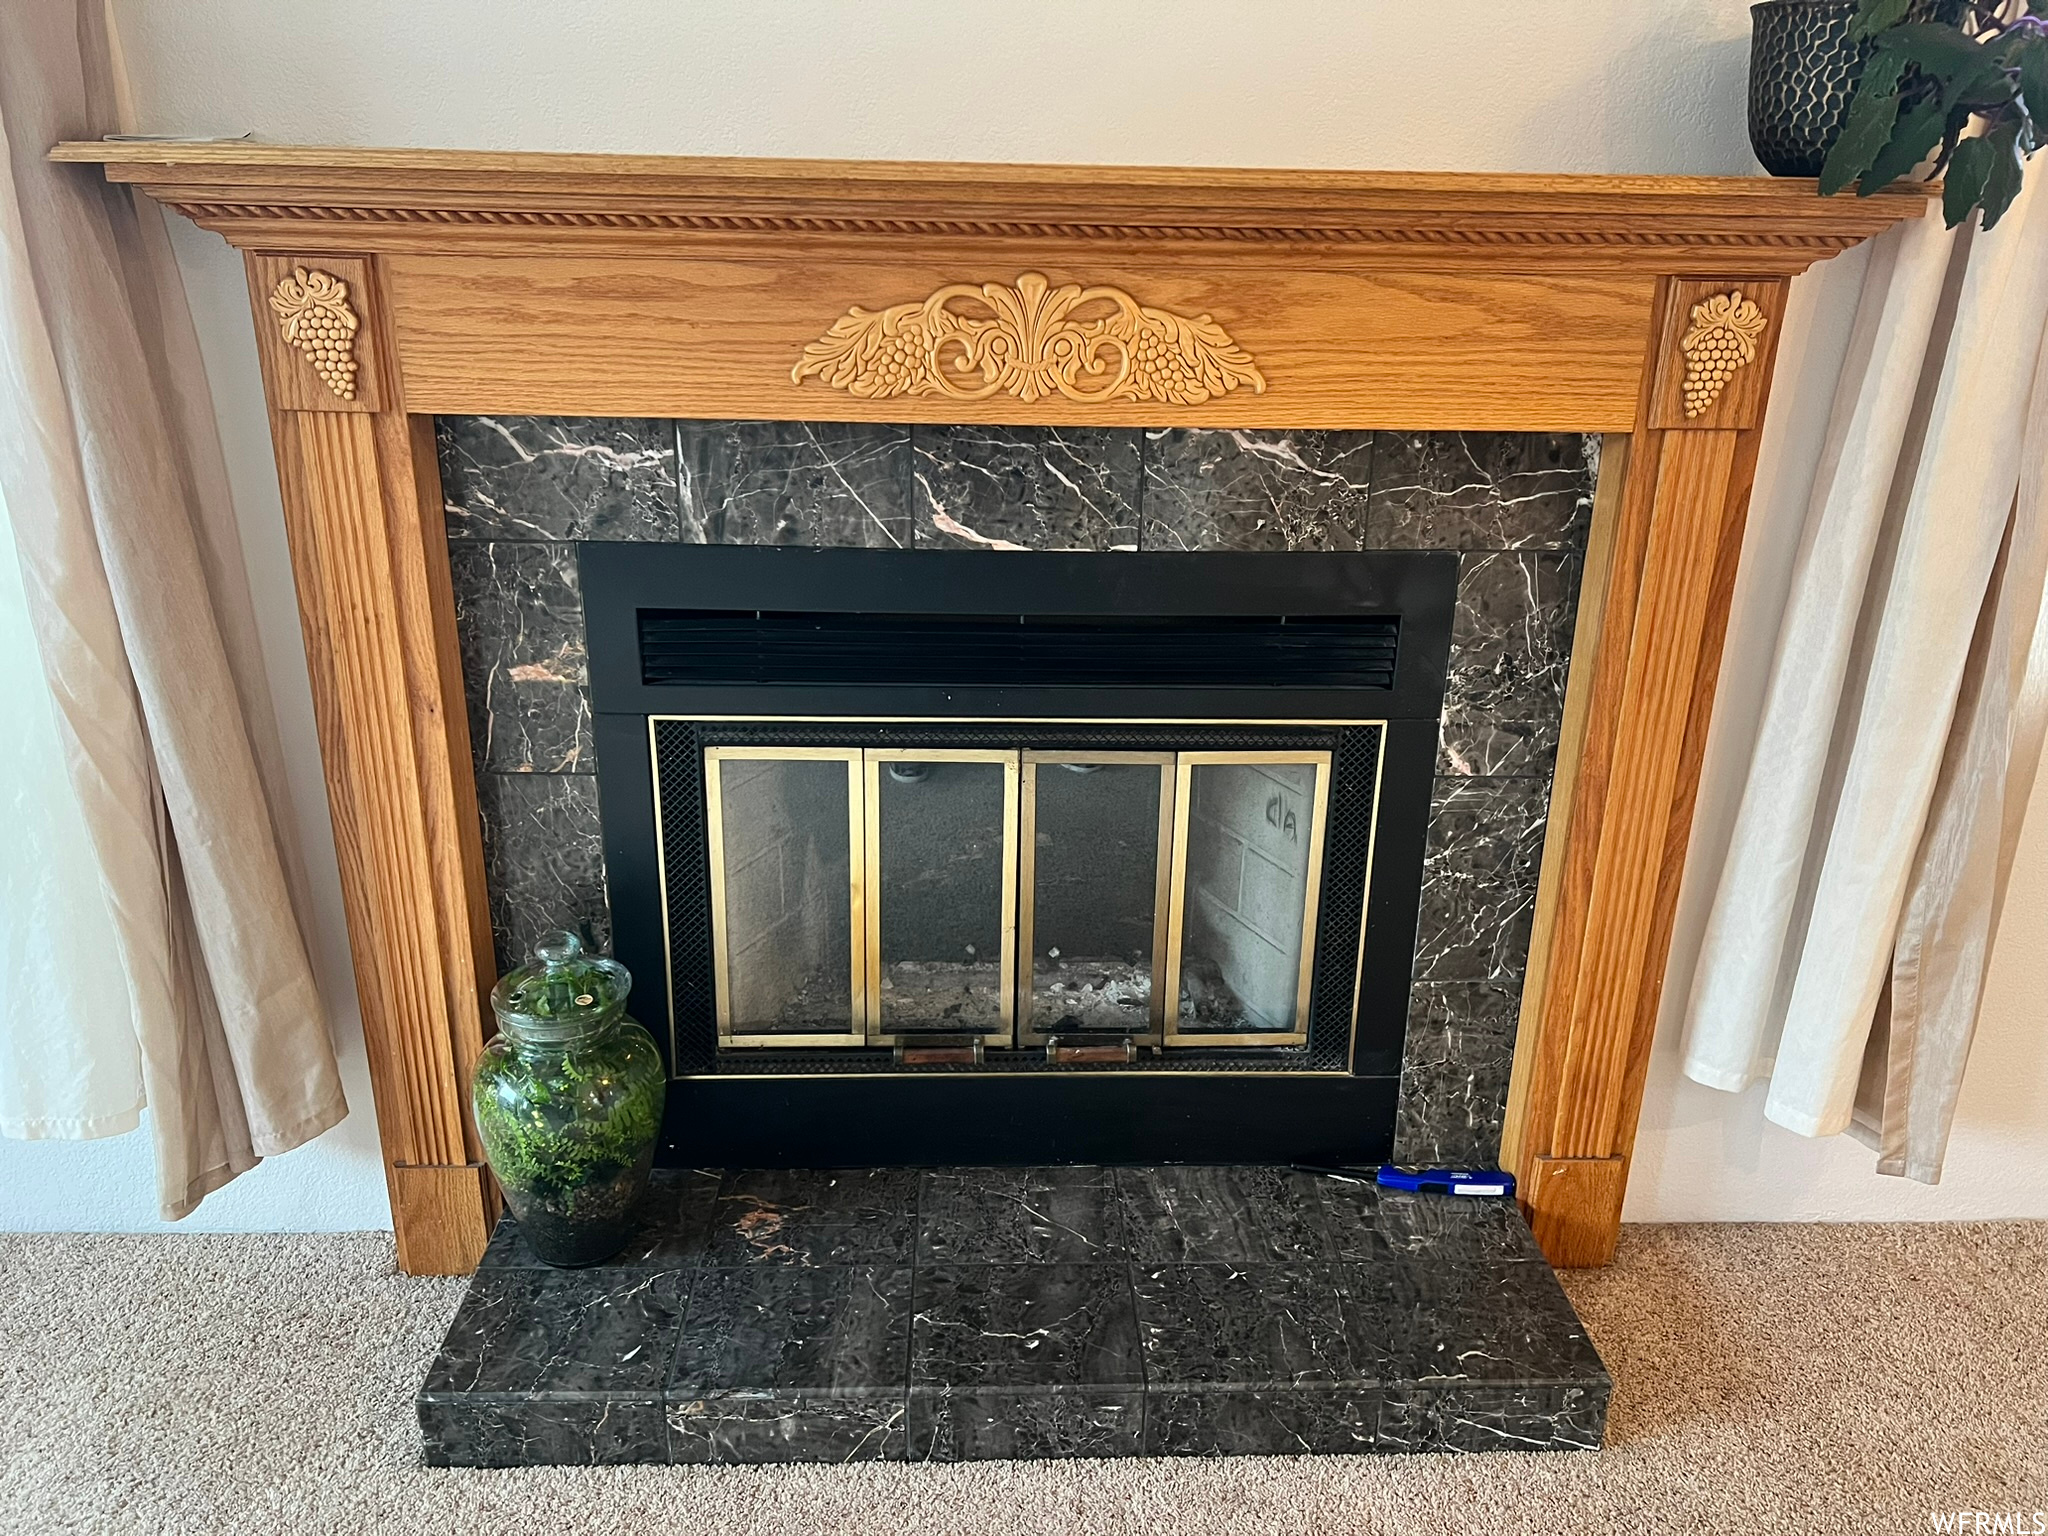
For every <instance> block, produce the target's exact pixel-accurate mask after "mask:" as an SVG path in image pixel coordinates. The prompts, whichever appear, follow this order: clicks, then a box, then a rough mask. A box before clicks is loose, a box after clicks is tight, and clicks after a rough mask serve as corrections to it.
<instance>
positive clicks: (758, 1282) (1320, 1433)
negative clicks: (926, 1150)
mask: <svg viewBox="0 0 2048 1536" xmlns="http://www.w3.org/2000/svg"><path fill="white" fill-rule="evenodd" d="M1223 1172H1224V1171H1222V1170H1209V1169H1196V1170H1162V1169H1129V1170H1118V1178H1117V1182H1118V1184H1119V1186H1120V1187H1126V1188H1129V1189H1133V1190H1136V1191H1137V1192H1138V1195H1137V1198H1136V1200H1135V1201H1134V1203H1133V1208H1134V1209H1136V1210H1142V1211H1144V1212H1146V1213H1147V1220H1146V1222H1145V1226H1146V1229H1147V1231H1148V1232H1150V1233H1151V1234H1152V1236H1154V1237H1157V1236H1158V1235H1159V1234H1160V1233H1161V1231H1162V1230H1163V1228H1164V1225H1165V1224H1166V1223H1169V1222H1170V1221H1171V1220H1172V1215H1171V1213H1172V1212H1174V1211H1185V1212H1192V1213H1193V1220H1192V1223H1191V1228H1192V1234H1193V1236H1192V1239H1191V1240H1182V1239H1176V1238H1166V1239H1164V1242H1165V1246H1167V1247H1169V1248H1171V1249H1174V1250H1176V1251H1189V1250H1192V1249H1194V1248H1196V1247H1199V1246H1200V1245H1202V1244H1214V1243H1224V1244H1226V1245H1230V1246H1242V1245H1244V1244H1246V1243H1257V1242H1267V1241H1269V1239H1270V1229H1268V1228H1265V1227H1243V1226H1232V1225H1230V1224H1229V1223H1218V1222H1217V1221H1216V1220H1214V1218H1213V1214H1212V1207H1211V1205H1210V1202H1211V1201H1214V1202H1216V1204H1217V1205H1218V1206H1221V1207H1224V1208H1227V1207H1228V1205H1229V1203H1230V1201H1231V1200H1233V1199H1238V1198H1242V1199H1245V1200H1250V1201H1254V1202H1256V1201H1258V1200H1261V1199H1265V1200H1270V1201H1273V1202H1274V1203H1275V1204H1278V1205H1282V1206H1288V1205H1290V1204H1291V1205H1294V1206H1298V1205H1300V1204H1301V1203H1302V1202H1304V1201H1306V1203H1307V1204H1308V1205H1309V1206H1310V1207H1311V1208H1313V1209H1317V1210H1319V1211H1320V1212H1321V1215H1322V1218H1323V1227H1324V1230H1325V1231H1326V1233H1327V1235H1328V1236H1329V1238H1330V1239H1331V1240H1332V1241H1333V1242H1334V1243H1335V1244H1336V1245H1337V1246H1338V1248H1339V1249H1340V1251H1342V1252H1343V1253H1345V1254H1347V1255H1352V1256H1353V1257H1350V1258H1347V1259H1344V1260H1340V1261H1318V1260H1311V1259H1305V1258H1289V1259H1288V1260H1286V1261H1285V1262H1276V1263H1254V1264H1247V1263H1180V1264H1161V1265H1133V1264H1130V1263H1128V1262H1104V1263H1086V1264H1070V1263H1043V1262H1041V1263H946V1262H937V1261H932V1260H929V1259H923V1258H920V1259H918V1260H916V1261H915V1263H914V1264H913V1262H912V1260H911V1257H910V1254H911V1246H912V1245H911V1240H910V1235H911V1232H912V1230H913V1229H912V1228H911V1227H910V1226H909V1225H908V1224H906V1223H905V1222H904V1221H902V1220H901V1219H900V1218H899V1213H903V1212H907V1211H909V1210H910V1209H911V1208H912V1206H913V1205H914V1204H915V1194H916V1191H917V1188H918V1184H917V1176H916V1175H915V1174H903V1173H897V1172H879V1173H875V1174H867V1173H854V1174H846V1173H836V1174H835V1173H801V1172H786V1171H785V1172H768V1173H730V1174H725V1175H723V1176H719V1177H717V1178H716V1179H715V1180H714V1177H713V1176H712V1175H711V1174H710V1173H708V1172H707V1171H703V1170H693V1171H663V1172H662V1173H661V1174H660V1175H659V1176H658V1178H657V1186H658V1189H659V1191H660V1193H659V1195H658V1198H657V1199H656V1200H655V1201H654V1202H653V1205H652V1207H651V1211H650V1216H651V1220H650V1223H649V1226H648V1227H647V1228H646V1229H644V1230H643V1233H642V1234H641V1236H640V1238H638V1239H636V1242H635V1244H634V1245H632V1246H631V1247H630V1248H629V1249H628V1251H627V1253H626V1255H625V1256H624V1259H623V1261H622V1262H618V1263H611V1264H606V1265H602V1266H598V1267H595V1268H592V1269H584V1270H551V1269H546V1268H541V1267H536V1266H534V1265H532V1263H531V1256H530V1254H527V1253H525V1252H524V1250H523V1248H522V1246H521V1245H520V1244H519V1242H518V1239H517V1235H516V1228H513V1229H508V1228H505V1227H501V1228H500V1231H499V1233H498V1235H497V1237H496V1238H495V1239H494V1241H493V1244H492V1248H491V1252H490V1253H489V1254H488V1255H487V1257H486V1262H485V1265H484V1267H483V1268H481V1269H480V1270H479V1272H478V1274H477V1277H476V1279H475V1280H474V1281H473V1282H472V1283H471V1287H470V1292H469V1295H468V1297H467V1298H466V1299H465V1301H464V1303H463V1305H462V1308H461V1310H460V1311H459V1312H458V1314H457V1317H456V1320H455V1322H454V1324H453V1325H452V1326H451V1328H450V1329H449V1333H448V1338H447V1342H446V1344H445V1345H444V1346H443V1349H442V1351H441V1353H440V1355H439V1356H438V1357H437V1359H436V1360H435V1361H434V1363H433V1365H432V1367H431V1369H430V1371H429V1374H428V1377H427V1380H426V1382H425V1384H424V1386H423V1387H422V1389H421V1392H420V1394H419V1397H418V1401H417V1409H418V1416H419V1422H420V1426H421V1431H422V1436H423V1441H424V1447H425V1458H426V1460H427V1461H428V1463H429V1464H431V1465H449V1466H464V1465H473V1466H523V1465H543V1464H563V1465H576V1464H607V1463H627V1462H660V1461H663V1460H673V1461H676V1462H681V1463H693V1464H708V1463H771V1462H845V1461H860V1460H901V1459H904V1458H905V1457H908V1458H911V1459H915V1460H920V1461H948V1460H979V1459H1002V1458H1019V1459H1041V1458H1048V1457H1072V1456H1128V1455H1135V1454H1150V1455H1162V1456H1163V1455H1251V1454H1261V1455H1285V1454H1306V1453H1345V1452H1359V1451H1365V1450H1369V1449H1384V1450H1487V1449H1551V1448H1564V1447H1569V1446H1578V1445H1597V1444H1598V1443H1599V1439H1600V1435H1601V1433H1602V1428H1603V1425H1604V1421H1605V1413H1606V1406H1607V1397H1608V1391H1609V1382H1608V1378H1607V1375H1606V1372H1605V1370H1604V1369H1603V1368H1602V1366H1601V1363H1600V1359H1599V1356H1598V1354H1597V1353H1596V1352H1595V1351H1594V1350H1593V1347H1592V1345H1591V1343H1590V1342H1589V1341H1588V1340H1587V1338H1586V1336H1585V1332H1584V1330H1583V1329H1582V1328H1581V1327H1580V1325H1579V1323H1578V1320H1577V1318H1576V1317H1575V1316H1574V1315H1573V1313H1572V1311H1571V1307H1570V1304H1569V1302H1568V1301H1567V1300H1566V1298H1565V1296H1564V1293H1563V1290H1562V1288H1561V1287H1560V1286H1559V1285H1558V1283H1557V1280H1556V1278H1555V1276H1554V1275H1553V1274H1552V1273H1551V1271H1550V1268H1549V1266H1548V1265H1546V1264H1545V1263H1543V1262H1542V1258H1541V1255H1540V1254H1538V1253H1537V1251H1536V1249H1535V1247H1534V1245H1533V1243H1532V1242H1531V1241H1530V1239H1529V1237H1528V1233H1527V1229H1526V1227H1525V1226H1524V1225H1523V1223H1522V1220H1521V1217H1520V1215H1519V1213H1518V1212H1517V1211H1516V1209H1515V1207H1514V1205H1513V1202H1511V1201H1506V1200H1467V1199H1458V1198H1453V1197H1448V1196H1425V1195H1407V1194H1403V1193H1399V1192H1394V1191H1387V1190H1379V1189H1376V1188H1374V1187H1373V1186H1371V1185H1359V1184H1354V1183H1350V1182H1348V1181H1339V1180H1332V1179H1320V1180H1318V1181H1317V1182H1316V1183H1315V1184H1314V1185H1313V1186H1312V1187H1309V1188H1306V1189H1304V1188H1303V1187H1302V1186H1301V1182H1300V1178H1299V1176H1295V1175H1285V1176H1283V1175H1282V1174H1281V1173H1280V1171H1278V1170H1267V1169H1236V1170H1228V1173H1229V1174H1230V1175H1231V1177H1230V1178H1225V1177H1223V1176H1222V1174H1223ZM1185 1174H1193V1175H1196V1176H1198V1177H1197V1178H1196V1180H1195V1181H1194V1183H1195V1189H1196V1196H1197V1198H1196V1199H1194V1200H1192V1201H1190V1200H1188V1199H1184V1198H1182V1196H1184V1195H1185V1193H1186V1191H1187V1189H1188V1188H1189V1183H1188V1181H1187V1180H1186V1179H1183V1178H1182V1177H1181V1176H1182V1175H1185ZM981 1187H984V1188H985V1187H986V1186H985V1185H984V1186H981ZM1162 1192H1165V1195H1166V1196H1167V1198H1163V1199H1162V1198H1161V1194H1162ZM714 1195H726V1196H731V1197H733V1200H732V1201H729V1202H719V1203H724V1204H726V1206H727V1208H726V1209H725V1210H723V1211H722V1212H721V1213H720V1216H719V1220H718V1222H716V1223H714V1224H713V1225H714V1228H716V1229H717V1230H721V1231H725V1232H729V1233H732V1234H733V1240H734V1241H736V1242H737V1243H738V1244H739V1245H740V1247H741V1248H742V1249H744V1250H745V1254H746V1259H745V1261H743V1262H740V1263H733V1264H725V1265H720V1264H714V1263H708V1262H702V1261H700V1262H698V1263H696V1265H695V1267H694V1268H691V1267H679V1268H654V1267H648V1266H650V1265H652V1264H654V1263H656V1262H657V1261H658V1259H659V1258H660V1257H661V1256H662V1255H664V1254H667V1253H676V1254H678V1255H679V1256H680V1257H681V1260H682V1263H683V1265H684V1266H688V1265H689V1263H690V1261H691V1260H693V1259H697V1258H698V1255H699V1254H700V1253H702V1252H703V1250H704V1247H705V1239H704V1229H703V1228H702V1227H701V1225H700V1223H699V1220H698V1214H697V1213H707V1212H708V1211H709V1210H710V1209H711V1208H712V1206H713V1205H714V1203H715V1202H714ZM741 1207H744V1209H741ZM761 1211H766V1212H768V1213H769V1214H770V1215H771V1216H772V1217H774V1218H775V1219H776V1220H777V1221H779V1223H780V1225H779V1227H778V1228H777V1229H776V1230H777V1232H779V1233H780V1234H782V1235H786V1236H788V1237H790V1238H792V1239H793V1240H794V1241H793V1242H792V1244H791V1245H790V1247H791V1248H792V1250H793V1251H792V1252H790V1253H780V1254H774V1255H772V1256H770V1255H765V1254H756V1253H755V1251H754V1248H753V1244H752V1241H751V1239H750V1238H748V1237H746V1236H741V1235H739V1233H738V1225H743V1224H744V1220H745V1217H746V1216H747V1214H748V1213H751V1212H761ZM736 1212H737V1215H736ZM861 1224H867V1225H879V1226H882V1227H884V1228H888V1229H890V1231H891V1232H892V1233H893V1235H892V1236H890V1237H889V1238H887V1239H886V1240H885V1242H884V1244H883V1246H890V1245H892V1244H893V1245H894V1246H895V1248H896V1249H897V1250H898V1251H897V1252H896V1253H895V1254H894V1256H893V1257H892V1258H891V1259H890V1260H889V1262H886V1263H880V1264H876V1263H861V1262H824V1263H813V1262H810V1261H812V1260H814V1259H815V1258H816V1257H817V1256H819V1255H824V1256H826V1258H827V1259H828V1260H831V1259H843V1258H844V1256H845V1255H846V1254H847V1253H848V1252H850V1251H852V1249H853V1248H854V1247H855V1246H857V1245H856V1244H855V1243H854V1242H853V1240H852V1239H851V1238H850V1237H849V1236H848V1235H847V1232H848V1229H849V1227H850V1226H854V1225H861ZM508 1231H509V1235H508ZM693 1234H695V1235H693ZM1033 1240H1036V1238H1035V1234H1034V1235H1033V1237H1031V1238H1027V1246H1028V1243H1029V1242H1030V1241H1033ZM1149 1240H1150V1239H1149V1238H1146V1237H1143V1236H1141V1238H1140V1241H1141V1242H1142V1241H1149ZM710 1241H711V1242H713V1243H715V1242H716V1241H717V1237H716V1235H715V1233H714V1235H713V1236H712V1237H711V1238H710Z"/></svg>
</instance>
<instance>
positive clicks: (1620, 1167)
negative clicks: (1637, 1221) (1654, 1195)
mask: <svg viewBox="0 0 2048 1536" xmlns="http://www.w3.org/2000/svg"><path fill="white" fill-rule="evenodd" d="M1627 1184H1628V1162H1627V1160H1626V1159H1625V1158H1621V1157H1539V1158H1537V1159H1535V1160H1534V1162H1533V1164H1532V1165H1531V1167H1530V1169H1529V1172H1528V1174H1527V1176H1526V1178H1525V1180H1524V1182H1523V1184H1522V1186H1521V1195H1522V1199H1523V1201H1524V1202H1525V1203H1526V1204H1527V1205H1528V1206H1529V1210H1530V1216H1529V1230H1530V1232H1531V1234H1532V1235H1533V1236H1534V1237H1535V1239H1536V1243H1537V1246H1538V1247H1540V1248H1541V1249H1542V1250H1543V1256H1544V1257H1545V1258H1547V1259H1549V1260H1550V1262H1551V1263H1553V1264H1555V1265H1557V1266H1558V1267H1559V1268H1563V1269H1570V1268H1588V1267H1591V1266H1593V1265H1596V1264H1605V1263H1607V1262H1608V1260H1610V1259H1612V1258H1613V1257H1614V1244H1615V1240H1616V1239H1617V1238H1618V1237H1619V1236H1620V1235H1621V1221H1620V1211H1621V1197H1622V1193H1623V1191H1624V1189H1625V1188H1626V1187H1627Z"/></svg>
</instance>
